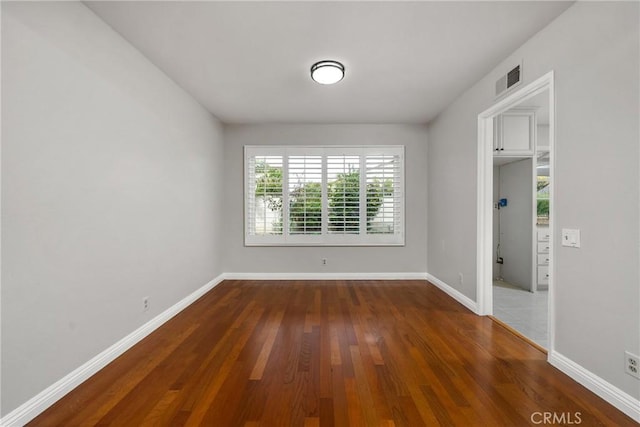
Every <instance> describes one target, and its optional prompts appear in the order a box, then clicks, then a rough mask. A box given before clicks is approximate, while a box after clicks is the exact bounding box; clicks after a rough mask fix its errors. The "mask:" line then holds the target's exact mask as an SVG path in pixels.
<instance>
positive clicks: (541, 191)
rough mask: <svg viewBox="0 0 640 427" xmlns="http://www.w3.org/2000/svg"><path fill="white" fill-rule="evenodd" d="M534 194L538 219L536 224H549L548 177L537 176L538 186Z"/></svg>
mask: <svg viewBox="0 0 640 427" xmlns="http://www.w3.org/2000/svg"><path fill="white" fill-rule="evenodd" d="M537 190H538V191H537V193H536V204H537V209H536V210H537V212H538V218H537V221H536V223H537V224H538V225H548V224H549V177H548V176H538V185H537Z"/></svg>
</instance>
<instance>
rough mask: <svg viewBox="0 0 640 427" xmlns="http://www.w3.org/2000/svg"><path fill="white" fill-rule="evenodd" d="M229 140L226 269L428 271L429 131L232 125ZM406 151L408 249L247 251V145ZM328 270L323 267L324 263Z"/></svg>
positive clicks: (226, 134)
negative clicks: (378, 147)
mask: <svg viewBox="0 0 640 427" xmlns="http://www.w3.org/2000/svg"><path fill="white" fill-rule="evenodd" d="M224 140H225V165H226V169H225V182H226V193H225V206H226V207H227V209H226V217H225V240H224V248H225V251H224V254H225V256H224V266H225V269H226V271H228V272H233V273H386V272H416V273H424V272H426V271H427V266H426V262H427V253H426V248H427V244H426V242H427V236H426V228H425V227H424V222H425V217H426V214H427V206H426V204H427V197H426V189H425V183H426V179H427V175H426V146H427V134H426V126H419V125H230V126H225V128H224ZM321 144H326V145H333V144H335V145H367V144H371V145H375V144H382V145H384V144H387V145H404V146H405V159H406V164H405V190H406V197H405V210H406V214H405V220H406V227H405V229H406V241H405V243H406V245H405V246H404V247H245V246H244V222H243V221H244V216H243V212H244V199H243V182H244V178H243V167H244V160H243V147H244V146H245V145H321ZM322 258H326V259H327V265H326V266H322V265H321V259H322Z"/></svg>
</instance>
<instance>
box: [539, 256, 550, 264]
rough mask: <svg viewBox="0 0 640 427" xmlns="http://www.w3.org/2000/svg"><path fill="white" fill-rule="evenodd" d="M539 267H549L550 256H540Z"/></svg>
mask: <svg viewBox="0 0 640 427" xmlns="http://www.w3.org/2000/svg"><path fill="white" fill-rule="evenodd" d="M538 265H549V254H538Z"/></svg>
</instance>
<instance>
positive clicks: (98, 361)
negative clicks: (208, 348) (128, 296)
mask: <svg viewBox="0 0 640 427" xmlns="http://www.w3.org/2000/svg"><path fill="white" fill-rule="evenodd" d="M223 280H224V274H221V275H220V276H218V277H216V278H215V279H213V280H211V281H210V282H209V283H207V284H206V285H204V286H202V287H201V288H200V289H198V290H196V291H195V292H193V293H192V294H190V295H188V296H187V297H185V298H183V299H182V300H181V301H179V302H178V303H176V304H175V305H173V306H171V307H169V308H168V309H166V310H165V311H163V312H162V313H160V314H159V315H157V316H156V317H154V318H153V319H151V320H150V321H148V322H147V323H145V324H144V325H142V326H140V327H139V328H138V329H136V330H135V331H133V332H132V333H130V334H129V335H127V336H126V337H124V338H122V339H121V340H120V341H118V342H116V343H115V344H113V345H112V346H110V347H109V348H107V349H106V350H104V351H103V352H101V353H100V354H98V355H97V356H95V357H94V358H93V359H91V360H89V361H88V362H86V363H84V364H83V365H81V366H80V367H78V368H77V369H75V370H74V371H72V372H71V373H69V374H67V375H66V376H64V377H63V378H61V379H60V380H58V381H56V382H55V383H53V384H52V385H50V386H49V387H47V388H46V389H44V390H43V391H41V392H40V393H38V394H37V395H35V396H34V397H32V398H31V399H29V400H28V401H26V402H25V403H23V404H22V405H20V406H19V407H17V408H16V409H14V410H13V411H11V412H9V413H8V414H7V415H5V416H4V417H2V419H0V426H5V427H11V426H22V425H24V424H26V423H28V422H29V421H31V420H32V419H34V418H35V417H36V416H38V415H39V414H40V413H41V412H43V411H44V410H45V409H47V408H48V407H50V406H51V405H53V404H54V403H55V402H57V401H58V400H59V399H61V398H62V397H64V396H65V395H66V394H67V393H69V392H70V391H71V390H73V389H74V388H76V387H77V386H78V385H80V384H81V383H82V382H84V381H86V380H87V379H88V378H89V377H91V376H92V375H94V374H95V373H96V372H98V371H99V370H100V369H102V368H104V367H105V366H106V365H108V364H109V363H111V362H112V361H113V360H114V359H116V358H117V357H118V356H120V355H121V354H123V353H124V352H125V351H127V350H129V349H130V348H131V347H133V346H134V345H135V344H137V343H138V342H140V341H141V340H142V339H143V338H145V337H146V336H147V335H149V334H150V333H151V332H153V331H155V330H156V329H158V328H159V327H160V326H162V325H163V324H164V323H165V322H167V321H168V320H169V319H171V318H172V317H173V316H175V315H176V314H178V313H179V312H181V311H182V310H184V309H185V308H187V307H188V306H189V305H191V304H193V303H194V302H195V301H196V300H197V299H198V298H200V297H201V296H202V295H204V294H206V293H207V292H209V291H210V290H211V289H213V288H214V287H215V286H216V285H218V284H219V283H220V282H222V281H223Z"/></svg>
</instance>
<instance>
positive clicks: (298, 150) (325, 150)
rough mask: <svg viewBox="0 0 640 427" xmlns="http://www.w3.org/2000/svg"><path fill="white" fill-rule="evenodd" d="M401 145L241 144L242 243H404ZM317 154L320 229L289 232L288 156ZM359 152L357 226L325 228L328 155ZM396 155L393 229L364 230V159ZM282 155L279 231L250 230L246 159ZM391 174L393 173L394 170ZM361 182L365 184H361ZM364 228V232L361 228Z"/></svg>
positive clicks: (249, 189)
mask: <svg viewBox="0 0 640 427" xmlns="http://www.w3.org/2000/svg"><path fill="white" fill-rule="evenodd" d="M404 151H405V147H404V146H403V145H346V146H339V145H322V146H320V145H245V146H244V153H243V155H244V171H243V177H244V186H243V188H244V193H243V198H244V215H243V219H244V245H245V246H404V245H405V227H406V219H405V155H404ZM315 155H320V156H321V163H322V169H321V170H322V182H321V187H322V220H321V223H322V231H321V233H320V234H291V232H290V230H289V218H288V217H289V182H288V181H289V176H288V175H289V173H288V172H289V171H288V169H289V162H288V156H315ZM340 155H345V156H356V155H357V156H360V166H359V170H360V198H359V203H360V207H359V212H360V221H359V227H360V230H359V232H358V233H354V234H333V233H329V232H328V195H327V188H328V179H327V169H328V167H327V158H328V156H340ZM380 155H393V156H398V165H397V171H398V172H397V175H398V176H397V180H396V178H394V194H395V193H396V192H398V193H399V194H398V195H397V196H395V195H394V199H395V197H397V200H394V210H395V209H398V210H399V212H397V213H394V227H393V228H394V232H393V233H368V232H367V216H366V215H367V214H366V212H367V197H366V188H367V187H366V182H367V181H366V180H367V176H366V159H367V156H380ZM262 156H282V206H283V208H282V234H278V235H257V234H251V233H250V221H251V218H249V215H250V207H249V202H250V196H252V194H251V191H252V190H251V188H250V162H251V159H252V158H254V157H262ZM394 176H395V174H394ZM363 182H364V183H365V185H364V186H363V185H362V184H363ZM363 231H364V232H363Z"/></svg>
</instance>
